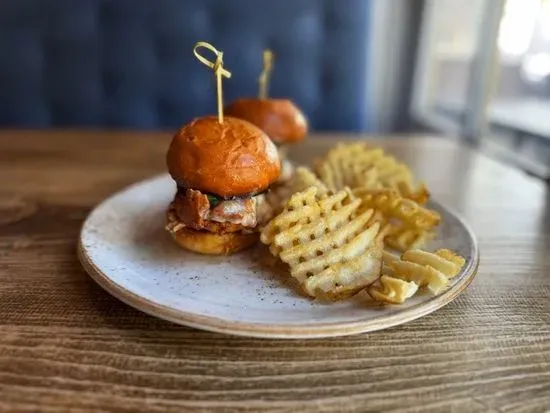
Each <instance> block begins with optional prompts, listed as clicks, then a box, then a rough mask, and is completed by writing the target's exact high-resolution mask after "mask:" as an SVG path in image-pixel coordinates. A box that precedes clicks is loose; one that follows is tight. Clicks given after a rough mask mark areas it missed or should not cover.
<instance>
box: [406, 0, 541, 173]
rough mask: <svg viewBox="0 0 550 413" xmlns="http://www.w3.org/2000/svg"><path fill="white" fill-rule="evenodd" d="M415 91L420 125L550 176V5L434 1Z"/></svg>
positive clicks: (533, 0)
mask: <svg viewBox="0 0 550 413" xmlns="http://www.w3.org/2000/svg"><path fill="white" fill-rule="evenodd" d="M466 5H467V6H466ZM413 86H414V87H413V99H412V106H411V112H412V116H413V118H414V119H415V120H417V121H418V122H420V123H422V124H424V125H426V126H428V127H431V128H434V129H437V130H441V131H444V132H447V133H453V134H455V135H459V136H462V137H464V138H466V139H469V140H471V141H472V142H474V143H476V144H479V145H480V146H482V147H484V148H486V149H488V150H491V151H492V152H494V153H498V154H499V155H501V156H504V157H506V159H508V160H510V161H513V162H514V163H516V164H518V165H519V166H522V167H524V168H525V169H528V170H530V171H531V172H534V173H536V174H538V175H542V176H545V177H547V176H549V175H550V174H549V172H550V168H548V167H549V166H550V0H506V1H505V2H501V1H491V0H470V1H468V2H464V1H460V0H427V1H426V3H425V10H424V14H423V19H422V27H421V36H420V45H419V53H418V57H417V63H416V68H415V82H414V85H413Z"/></svg>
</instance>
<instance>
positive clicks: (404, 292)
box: [367, 274, 418, 304]
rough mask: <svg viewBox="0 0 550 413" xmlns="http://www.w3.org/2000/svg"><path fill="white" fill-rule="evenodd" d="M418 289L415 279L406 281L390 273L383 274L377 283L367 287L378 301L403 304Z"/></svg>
mask: <svg viewBox="0 0 550 413" xmlns="http://www.w3.org/2000/svg"><path fill="white" fill-rule="evenodd" d="M417 290H418V285H417V284H416V283H415V282H413V281H410V282H409V281H404V280H401V279H399V278H395V277H392V276H390V275H386V274H384V275H382V277H380V280H378V282H377V283H376V284H373V285H371V286H369V287H368V288H367V292H368V293H369V295H370V296H371V297H372V298H373V299H374V300H376V301H380V302H383V303H388V304H402V303H404V302H405V300H406V299H408V298H410V297H412V296H413V295H414V294H415V293H416V291H417Z"/></svg>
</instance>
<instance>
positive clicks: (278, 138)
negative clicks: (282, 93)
mask: <svg viewBox="0 0 550 413" xmlns="http://www.w3.org/2000/svg"><path fill="white" fill-rule="evenodd" d="M224 113H225V114H226V115H228V116H233V117H235V118H240V119H244V120H247V121H248V122H250V123H252V124H254V125H256V126H257V127H259V128H260V129H262V130H263V131H264V132H265V133H267V135H268V136H269V137H270V138H271V139H272V140H273V142H275V143H278V144H284V143H294V142H298V141H301V140H302V139H304V137H305V136H306V134H307V128H308V125H307V120H306V117H305V116H304V114H303V113H302V111H301V110H300V109H298V107H297V106H296V105H295V104H294V103H292V102H291V101H290V100H287V99H238V100H236V101H235V102H233V103H231V104H230V105H229V106H227V107H226V108H225V110H224Z"/></svg>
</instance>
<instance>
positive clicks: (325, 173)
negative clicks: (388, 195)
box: [316, 143, 430, 204]
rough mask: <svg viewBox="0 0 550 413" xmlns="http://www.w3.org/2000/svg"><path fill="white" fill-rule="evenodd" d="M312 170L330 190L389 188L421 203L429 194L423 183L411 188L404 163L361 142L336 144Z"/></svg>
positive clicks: (409, 175)
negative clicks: (314, 170)
mask: <svg viewBox="0 0 550 413" xmlns="http://www.w3.org/2000/svg"><path fill="white" fill-rule="evenodd" d="M316 172H317V174H318V175H319V177H320V179H321V181H323V182H324V183H325V185H326V186H327V187H328V189H330V190H331V191H333V192H335V191H337V190H340V189H343V188H345V187H349V188H352V189H354V188H357V187H363V188H367V189H381V188H390V189H394V190H396V191H397V192H398V193H400V194H401V195H402V196H403V197H404V198H409V199H412V200H414V201H415V202H417V203H419V204H425V203H426V202H427V201H428V199H429V196H430V194H429V192H428V190H427V188H426V187H425V186H424V185H420V186H419V187H418V188H417V189H414V188H413V181H414V178H413V174H412V172H411V170H410V169H409V167H408V166H407V165H405V164H404V163H401V162H399V161H397V160H396V159H395V158H394V157H393V156H390V155H386V154H385V153H384V151H383V150H382V149H381V148H372V147H369V146H368V145H367V144H365V143H351V144H340V145H337V146H336V147H335V148H333V149H331V150H330V151H329V152H328V153H327V155H326V156H325V157H324V158H323V159H322V160H321V161H319V162H318V164H317V167H316Z"/></svg>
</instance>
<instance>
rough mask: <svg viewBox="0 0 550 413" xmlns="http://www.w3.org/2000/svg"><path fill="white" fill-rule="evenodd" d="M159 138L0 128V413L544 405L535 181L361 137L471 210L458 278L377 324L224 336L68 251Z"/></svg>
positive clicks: (548, 290)
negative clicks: (132, 296) (173, 315)
mask: <svg viewBox="0 0 550 413" xmlns="http://www.w3.org/2000/svg"><path fill="white" fill-rule="evenodd" d="M348 137H349V136H348ZM338 138H344V136H331V137H330V136H329V137H324V138H322V137H318V136H313V137H311V138H310V139H309V142H308V143H307V144H303V145H300V146H298V147H297V148H296V149H295V150H294V152H293V154H292V156H293V157H294V158H295V159H296V160H298V161H302V162H310V161H311V160H312V159H313V158H314V157H315V156H317V155H319V154H321V153H323V152H324V151H325V150H326V149H327V148H328V147H329V146H330V145H332V144H333V143H334V141H335V139H338ZM168 142H169V135H167V134H153V133H151V134H148V133H123V132H116V133H101V132H80V131H73V132H71V131H65V132H54V131H51V132H39V131H25V132H23V131H19V132H13V131H3V132H0V176H1V178H0V411H6V412H12V411H13V412H16V411H43V412H63V411H106V412H111V411H112V412H135V411H144V412H182V411H238V410H242V411H251V412H258V411H301V412H309V411H311V412H314V411H315V412H316V411H357V412H365V411H394V412H414V411H422V412H436V411H457V412H509V411H513V412H546V411H550V231H549V230H550V208H549V201H550V196H549V192H548V190H547V188H546V186H545V185H543V184H542V183H541V182H539V181H536V180H534V179H532V178H529V177H527V176H525V175H523V174H522V173H521V172H519V171H516V170H514V169H511V168H509V167H506V166H503V165H502V164H499V163H497V162H495V161H493V160H490V159H488V158H486V157H484V156H482V155H479V154H476V153H473V152H472V151H470V150H469V149H466V148H463V147H461V146H458V145H457V144H456V143H455V142H453V141H448V140H444V139H437V138H428V137H414V138H411V139H407V140H394V139H383V140H380V141H378V142H377V143H379V144H381V145H383V146H384V147H386V148H387V149H388V151H390V152H392V153H394V154H396V155H398V156H399V157H400V158H402V159H403V160H404V161H406V162H408V163H409V164H410V165H411V166H412V167H413V169H414V170H415V171H416V172H417V174H418V175H419V176H421V177H422V178H424V179H425V180H426V182H427V183H428V186H429V187H430V188H431V190H432V192H433V195H434V198H436V199H437V200H439V201H441V202H443V203H446V204H447V205H448V206H451V207H452V208H454V209H455V210H457V211H459V212H460V213H461V214H462V215H463V216H464V217H465V218H466V220H467V221H468V222H469V223H470V224H471V226H472V227H473V229H474V231H475V233H476V235H477V237H478V239H479V242H480V247H481V265H480V268H479V274H478V276H477V278H476V280H475V281H474V283H473V284H472V285H471V286H470V287H469V288H468V290H467V291H466V292H465V293H464V294H463V295H462V296H460V297H459V298H458V299H457V300H455V301H454V302H453V303H451V304H449V305H448V306H447V307H445V308H443V309H441V310H439V311H437V312H436V313H434V314H432V315H429V316H426V317H424V318H421V319H419V320H417V321H414V322H411V323H409V324H406V325H404V326H400V327H396V328H392V329H390V330H386V331H381V332H377V333H371V334H366V335H359V336H354V337H348V338H338V339H327V340H311V341H309V340H308V341H274V340H257V339H247V338H237V337H229V336H223V335H219V334H214V333H207V332H202V331H197V330H193V329H190V328H185V327H180V326H177V325H173V324H171V323H168V322H164V321H161V320H157V319H155V318H152V317H149V316H147V315H145V314H142V313H140V312H138V311H136V310H133V309H132V308H130V307H128V306H126V305H124V304H122V303H120V302H119V301H117V300H116V299H114V298H112V297H111V296H109V295H108V294H107V293H105V292H104V291H103V290H101V289H100V288H99V287H98V286H97V285H96V284H95V283H94V282H93V281H92V280H91V279H90V278H89V277H88V276H87V275H86V274H85V273H84V271H83V270H82V268H81V267H80V265H79V264H78V261H77V258H76V254H75V248H76V240H77V235H78V232H79V229H80V225H81V224H82V221H83V219H84V218H85V217H86V214H87V213H88V212H89V211H90V210H91V208H92V207H93V206H94V205H95V204H97V203H98V202H99V201H101V200H102V199H103V198H105V197H106V196H108V195H109V194H111V193H112V192H113V191H116V190H119V189H121V188H122V187H124V186H126V185H128V184H130V183H132V182H135V181H136V180H140V179H142V178H146V177H149V176H151V175H152V174H156V173H159V172H163V171H164V154H165V151H166V149H167V145H168Z"/></svg>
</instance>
